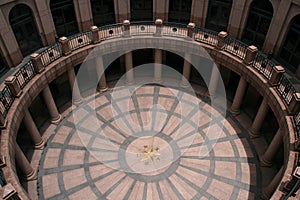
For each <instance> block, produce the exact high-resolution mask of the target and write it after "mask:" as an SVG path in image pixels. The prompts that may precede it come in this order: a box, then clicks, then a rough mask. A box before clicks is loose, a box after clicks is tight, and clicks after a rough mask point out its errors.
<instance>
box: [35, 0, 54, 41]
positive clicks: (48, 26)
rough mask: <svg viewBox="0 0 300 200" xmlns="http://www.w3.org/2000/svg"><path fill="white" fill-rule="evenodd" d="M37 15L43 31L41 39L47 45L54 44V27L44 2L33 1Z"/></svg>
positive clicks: (48, 8) (47, 6) (48, 9)
mask: <svg viewBox="0 0 300 200" xmlns="http://www.w3.org/2000/svg"><path fill="white" fill-rule="evenodd" d="M34 2H35V5H36V8H37V11H38V12H37V13H36V14H37V15H38V16H39V19H40V20H41V28H42V29H43V33H42V34H41V35H42V37H44V38H45V40H46V43H47V45H52V44H55V25H54V23H53V20H52V15H51V10H50V6H49V5H48V2H46V1H40V0H34Z"/></svg>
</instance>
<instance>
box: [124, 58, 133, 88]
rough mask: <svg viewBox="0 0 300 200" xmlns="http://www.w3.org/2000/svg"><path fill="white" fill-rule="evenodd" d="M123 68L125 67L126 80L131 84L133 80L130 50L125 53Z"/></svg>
mask: <svg viewBox="0 0 300 200" xmlns="http://www.w3.org/2000/svg"><path fill="white" fill-rule="evenodd" d="M125 68H126V81H127V83H128V84H132V83H133V82H134V75H133V70H132V68H133V64H132V52H128V53H126V54H125Z"/></svg>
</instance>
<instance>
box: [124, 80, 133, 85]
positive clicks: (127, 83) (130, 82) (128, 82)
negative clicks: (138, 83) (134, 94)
mask: <svg viewBox="0 0 300 200" xmlns="http://www.w3.org/2000/svg"><path fill="white" fill-rule="evenodd" d="M134 83H135V82H134V81H127V80H126V81H125V85H134Z"/></svg>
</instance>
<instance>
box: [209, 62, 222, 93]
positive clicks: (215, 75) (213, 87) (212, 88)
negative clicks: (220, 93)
mask: <svg viewBox="0 0 300 200" xmlns="http://www.w3.org/2000/svg"><path fill="white" fill-rule="evenodd" d="M218 68H219V67H218V66H217V64H214V66H213V69H212V72H211V77H210V82H209V86H208V92H209V95H210V97H211V98H215V97H216V91H217V87H218V82H219V78H220V72H219V69H218Z"/></svg>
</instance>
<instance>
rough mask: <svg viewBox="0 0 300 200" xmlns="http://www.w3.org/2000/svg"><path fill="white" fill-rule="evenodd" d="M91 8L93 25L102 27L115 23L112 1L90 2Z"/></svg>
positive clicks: (97, 0) (99, 0) (98, 0)
mask: <svg viewBox="0 0 300 200" xmlns="http://www.w3.org/2000/svg"><path fill="white" fill-rule="evenodd" d="M91 7H92V14H93V21H94V25H96V26H103V25H105V24H114V23H116V20H115V9H114V1H111V0H91Z"/></svg>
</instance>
